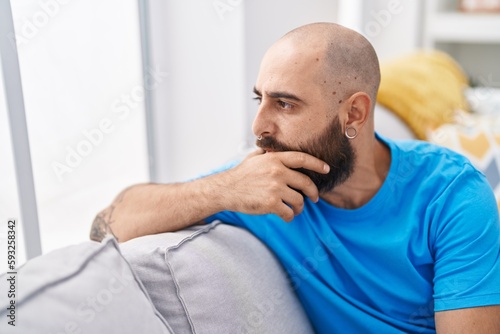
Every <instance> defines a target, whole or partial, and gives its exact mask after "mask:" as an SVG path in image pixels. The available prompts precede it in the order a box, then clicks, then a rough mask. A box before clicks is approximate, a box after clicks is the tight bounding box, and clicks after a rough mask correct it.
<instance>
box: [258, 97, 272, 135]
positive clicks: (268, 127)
mask: <svg viewBox="0 0 500 334" xmlns="http://www.w3.org/2000/svg"><path fill="white" fill-rule="evenodd" d="M275 127H276V125H275V123H274V121H273V118H272V110H270V108H269V106H267V105H266V103H264V102H261V104H260V105H259V109H258V110H257V115H255V118H254V120H253V125H252V131H253V133H254V135H255V136H256V137H259V136H263V137H266V136H270V135H273V132H274V130H275Z"/></svg>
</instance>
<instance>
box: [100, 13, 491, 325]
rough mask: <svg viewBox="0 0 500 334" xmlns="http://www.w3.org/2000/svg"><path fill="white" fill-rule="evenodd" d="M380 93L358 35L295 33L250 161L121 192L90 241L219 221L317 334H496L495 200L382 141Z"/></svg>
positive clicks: (443, 157) (479, 182)
mask: <svg viewBox="0 0 500 334" xmlns="http://www.w3.org/2000/svg"><path fill="white" fill-rule="evenodd" d="M379 82H380V72H379V65H378V60H377V56H376V54H375V51H374V49H373V47H372V46H371V45H370V43H369V42H368V41H367V40H366V39H365V38H364V37H362V36H361V35H359V34H358V33H356V32H354V31H352V30H349V29H346V28H344V27H342V26H339V25H336V24H331V23H317V24H311V25H307V26H303V27H300V28H298V29H295V30H293V31H291V32H290V33H288V34H287V35H285V36H284V37H283V38H281V39H280V40H279V41H278V42H276V43H275V44H274V45H273V46H272V47H271V48H270V49H269V51H268V52H267V53H266V54H265V56H264V59H263V60H262V64H261V68H260V72H259V75H258V78H257V82H256V84H255V87H254V92H255V95H256V99H257V100H258V102H259V108H258V113H257V116H256V118H255V121H254V123H253V132H254V134H255V136H256V137H257V141H256V144H257V146H258V147H259V148H258V149H257V150H256V151H255V152H253V153H251V154H250V155H248V156H247V157H246V158H245V159H244V160H243V161H241V162H239V163H238V164H236V165H234V167H227V168H222V169H221V170H220V171H219V172H217V173H213V174H211V175H209V176H205V177H200V178H198V179H196V180H194V181H191V182H186V183H177V184H144V185H136V186H133V187H130V188H128V189H126V190H125V191H123V192H122V193H121V194H120V195H119V196H118V197H117V198H116V199H115V201H114V202H113V203H112V204H111V205H110V206H109V207H108V208H106V209H105V210H103V211H102V212H101V213H100V214H99V215H98V216H97V217H96V219H95V221H94V224H93V227H92V231H91V238H92V239H94V240H101V239H102V238H103V237H104V236H105V235H106V234H108V233H112V234H113V235H115V236H116V237H117V238H118V239H119V240H120V241H125V240H128V239H131V238H135V237H138V236H142V235H146V234H153V233H159V232H166V231H175V230H179V229H182V228H185V227H187V226H190V225H193V224H197V223H200V222H211V221H213V220H215V219H219V220H222V221H224V222H227V223H231V224H235V225H238V226H242V227H244V228H246V229H248V230H250V231H251V232H252V233H253V234H255V235H256V236H257V237H258V238H260V239H261V240H262V241H263V242H264V243H266V244H267V246H268V247H269V248H270V249H271V250H273V251H274V253H275V254H276V256H277V257H278V258H279V259H280V261H281V262H282V264H283V266H284V267H285V268H286V270H287V272H288V273H289V275H290V278H291V280H292V282H293V285H294V288H295V289H296V292H297V294H298V296H299V299H300V300H301V302H302V304H303V306H304V308H305V310H306V313H307V314H308V316H309V318H310V320H311V323H312V324H313V326H314V328H315V330H316V331H317V332H318V333H368V332H373V333H400V332H406V333H408V332H418V333H433V332H435V331H437V332H439V333H500V306H498V305H500V262H499V261H500V260H499V258H500V231H499V230H500V227H499V220H498V209H497V207H496V203H495V200H494V197H493V194H492V190H491V188H490V187H489V185H488V183H487V182H486V180H485V178H484V176H483V175H482V174H481V173H479V172H478V171H477V170H475V169H474V168H473V167H472V166H471V164H470V162H469V161H467V160H466V159H465V158H464V157H462V156H460V155H458V154H456V153H453V152H451V151H449V150H446V149H443V148H439V147H436V146H432V145H430V144H428V143H423V142H411V141H408V142H394V141H392V140H389V139H387V138H382V137H381V136H379V135H377V134H376V133H375V131H374V117H373V110H374V105H375V98H376V95H377V90H378V85H379ZM138 222H147V223H138ZM285 222H289V223H288V224H287V223H285ZM111 223H112V224H111ZM308 259H315V261H316V262H317V265H316V266H312V265H311V263H309V262H308Z"/></svg>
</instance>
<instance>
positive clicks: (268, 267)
mask: <svg viewBox="0 0 500 334" xmlns="http://www.w3.org/2000/svg"><path fill="white" fill-rule="evenodd" d="M8 278H9V276H8V274H2V275H1V277H0V291H1V293H2V295H3V294H5V293H4V292H6V291H7V290H8V288H9V287H8V286H7V285H8ZM289 283H290V282H289V281H288V280H287V276H286V273H285V272H284V270H283V269H282V267H281V265H280V264H279V263H278V262H277V260H276V258H275V257H274V256H273V254H272V253H270V251H269V250H268V249H267V248H266V247H265V246H264V245H263V244H262V243H261V242H260V241H259V240H257V239H256V238H255V237H253V236H252V235H251V234H250V233H249V232H247V231H245V230H243V229H240V228H237V227H234V226H230V225H226V224H221V223H220V222H214V223H212V224H209V225H204V226H195V227H191V228H188V229H185V230H182V231H178V232H175V233H163V234H157V235H151V236H146V237H141V238H137V239H133V240H131V241H128V242H125V243H122V244H120V245H118V244H117V243H116V242H115V240H113V239H111V238H109V239H106V240H104V241H103V242H102V243H96V242H90V241H89V242H85V243H82V244H79V245H74V246H70V247H66V248H63V249H59V250H56V251H54V252H51V253H48V254H45V255H43V256H40V257H37V258H35V259H32V260H30V261H28V262H27V263H26V264H25V265H23V266H22V267H20V268H19V269H18V273H17V286H16V289H15V290H16V297H15V300H16V304H15V307H16V309H15V325H16V326H15V327H13V326H11V325H9V324H8V321H9V315H10V313H11V311H10V310H8V307H9V305H10V304H9V300H6V298H3V297H2V298H1V299H0V333H37V334H38V333H175V334H183V333H214V334H215V333H217V334H223V333H231V334H238V333H273V334H275V333H287V334H289V333H300V334H307V333H313V330H312V328H311V325H310V324H309V321H308V320H307V317H306V315H305V313H304V311H303V309H302V307H301V305H300V303H299V301H298V299H297V297H296V295H295V293H294V291H293V289H292V287H291V285H290V284H289Z"/></svg>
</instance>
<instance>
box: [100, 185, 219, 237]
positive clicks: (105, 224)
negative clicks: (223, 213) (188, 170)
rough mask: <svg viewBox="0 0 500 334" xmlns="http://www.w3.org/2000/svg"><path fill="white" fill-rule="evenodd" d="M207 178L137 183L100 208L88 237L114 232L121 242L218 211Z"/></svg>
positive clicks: (182, 225)
mask: <svg viewBox="0 0 500 334" xmlns="http://www.w3.org/2000/svg"><path fill="white" fill-rule="evenodd" d="M209 179H210V178H208V179H200V180H196V181H192V182H186V183H177V184H139V185H135V186H132V187H129V188H127V189H125V190H124V191H122V192H121V193H120V194H119V195H118V196H117V197H116V198H115V200H114V201H113V203H111V205H110V206H109V207H107V208H105V209H104V210H103V211H101V212H100V213H99V214H98V215H97V216H96V218H95V219H94V222H93V223H92V227H91V231H90V239H92V240H96V241H101V240H102V239H103V238H104V237H106V236H107V235H114V236H115V237H116V238H117V239H118V241H120V242H123V241H127V240H129V239H133V238H136V237H139V236H143V235H147V234H155V233H161V232H170V231H177V230H180V229H182V228H185V227H187V226H190V225H194V224H196V223H198V222H200V221H202V220H203V219H205V218H206V217H208V216H210V215H212V214H214V213H216V212H218V211H220V210H221V209H220V208H218V206H217V204H218V203H220V201H218V200H217V198H216V195H214V194H215V192H211V191H209V189H210V188H211V185H209V184H210V180H209Z"/></svg>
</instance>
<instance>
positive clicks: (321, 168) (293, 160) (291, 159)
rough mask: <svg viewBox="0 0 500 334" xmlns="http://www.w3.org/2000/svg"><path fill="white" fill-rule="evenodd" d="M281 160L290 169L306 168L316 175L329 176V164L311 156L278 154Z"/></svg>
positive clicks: (301, 153)
mask: <svg viewBox="0 0 500 334" xmlns="http://www.w3.org/2000/svg"><path fill="white" fill-rule="evenodd" d="M275 154H279V159H280V160H281V162H282V163H283V164H284V165H285V166H287V167H288V168H305V169H309V170H311V171H314V172H316V173H320V174H327V173H328V172H329V171H330V166H328V164H327V163H326V162H324V161H322V160H320V159H318V158H316V157H314V156H312V155H310V154H307V153H303V152H276V153H275Z"/></svg>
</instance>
